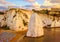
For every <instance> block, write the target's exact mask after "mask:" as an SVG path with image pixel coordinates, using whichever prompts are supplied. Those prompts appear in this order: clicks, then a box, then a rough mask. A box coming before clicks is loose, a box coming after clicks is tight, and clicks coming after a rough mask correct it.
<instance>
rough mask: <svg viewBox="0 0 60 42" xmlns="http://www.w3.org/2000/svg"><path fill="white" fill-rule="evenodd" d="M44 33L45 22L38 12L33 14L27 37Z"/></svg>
mask: <svg viewBox="0 0 60 42" xmlns="http://www.w3.org/2000/svg"><path fill="white" fill-rule="evenodd" d="M43 35H44V30H43V22H42V19H41V18H40V17H39V15H38V14H32V16H31V18H30V22H29V26H28V32H27V34H26V36H27V37H40V36H43Z"/></svg>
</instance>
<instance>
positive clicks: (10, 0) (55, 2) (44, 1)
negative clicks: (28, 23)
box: [0, 0, 60, 8]
mask: <svg viewBox="0 0 60 42" xmlns="http://www.w3.org/2000/svg"><path fill="white" fill-rule="evenodd" d="M0 6H5V7H7V6H19V7H33V8H40V7H56V6H57V7H59V6H60V0H0Z"/></svg>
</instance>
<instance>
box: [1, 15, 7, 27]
mask: <svg viewBox="0 0 60 42" xmlns="http://www.w3.org/2000/svg"><path fill="white" fill-rule="evenodd" d="M5 25H6V21H5V17H4V15H0V27H3V26H5Z"/></svg>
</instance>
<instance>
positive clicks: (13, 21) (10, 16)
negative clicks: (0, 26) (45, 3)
mask: <svg viewBox="0 0 60 42" xmlns="http://www.w3.org/2000/svg"><path fill="white" fill-rule="evenodd" d="M31 14H32V11H29V10H23V9H10V10H8V12H7V14H6V23H7V26H8V27H9V28H10V29H11V30H15V31H21V30H26V29H27V28H26V27H27V26H28V23H29V19H30V16H31Z"/></svg>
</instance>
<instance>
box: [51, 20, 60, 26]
mask: <svg viewBox="0 0 60 42" xmlns="http://www.w3.org/2000/svg"><path fill="white" fill-rule="evenodd" d="M51 27H60V20H59V21H57V20H54V21H53V22H52V24H51Z"/></svg>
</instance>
